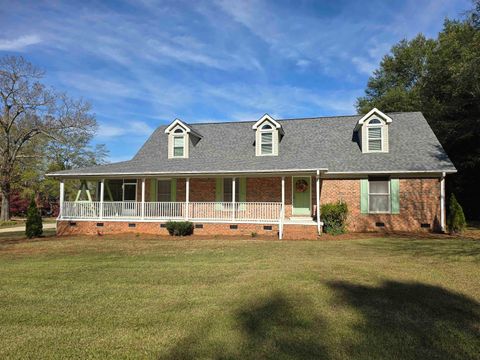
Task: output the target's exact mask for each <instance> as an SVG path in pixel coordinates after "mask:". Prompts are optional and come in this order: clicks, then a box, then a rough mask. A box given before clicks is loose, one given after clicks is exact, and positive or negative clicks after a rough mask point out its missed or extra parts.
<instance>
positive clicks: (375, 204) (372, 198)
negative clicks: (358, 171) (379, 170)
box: [368, 179, 391, 214]
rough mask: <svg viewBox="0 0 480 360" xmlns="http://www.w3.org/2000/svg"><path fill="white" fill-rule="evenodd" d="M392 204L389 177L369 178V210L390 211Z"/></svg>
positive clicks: (375, 212)
mask: <svg viewBox="0 0 480 360" xmlns="http://www.w3.org/2000/svg"><path fill="white" fill-rule="evenodd" d="M390 204H391V202H390V181H389V180H388V179H369V180H368V212H369V213H374V214H379V213H380V214H381V213H389V212H390Z"/></svg>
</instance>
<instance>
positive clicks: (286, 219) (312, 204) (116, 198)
mask: <svg viewBox="0 0 480 360" xmlns="http://www.w3.org/2000/svg"><path fill="white" fill-rule="evenodd" d="M60 180H61V182H60V214H59V218H58V220H66V221H98V222H109V221H123V222H159V223H164V222H166V221H171V220H173V221H183V220H185V221H192V222H194V223H227V224H265V225H266V224H273V225H276V228H277V229H278V236H279V237H280V238H282V234H283V229H284V225H285V224H302V225H311V226H316V227H317V232H318V233H320V230H321V223H320V221H319V216H318V212H317V209H319V206H320V196H319V195H320V186H321V180H320V174H316V173H314V174H289V175H288V176H286V175H277V176H272V175H269V176H258V175H255V174H251V175H242V176H234V175H224V174H222V175H221V176H215V177H213V176H197V177H180V176H171V177H166V176H161V177H159V176H155V177H153V176H151V177H141V178H134V177H128V178H119V177H109V178H101V179H99V178H83V179H77V182H78V181H79V183H78V184H79V185H77V189H76V191H74V190H72V189H71V187H70V191H69V192H68V191H67V193H68V194H66V191H65V179H60ZM233 226H234V225H233Z"/></svg>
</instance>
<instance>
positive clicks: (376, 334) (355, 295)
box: [329, 281, 480, 359]
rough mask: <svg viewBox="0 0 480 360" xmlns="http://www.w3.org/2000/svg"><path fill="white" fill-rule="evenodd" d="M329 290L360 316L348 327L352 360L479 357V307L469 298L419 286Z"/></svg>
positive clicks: (398, 284)
mask: <svg viewBox="0 0 480 360" xmlns="http://www.w3.org/2000/svg"><path fill="white" fill-rule="evenodd" d="M329 286H330V287H331V288H332V289H334V290H335V292H336V293H337V295H338V299H337V301H338V300H339V302H340V303H341V304H344V305H346V306H348V307H353V308H354V309H356V310H357V311H358V312H359V313H360V314H361V315H362V317H363V320H362V321H360V323H358V324H356V325H353V326H354V330H355V331H356V333H357V334H358V335H359V341H358V342H357V343H355V342H353V343H351V344H350V345H347V346H348V352H349V353H350V354H351V356H352V358H365V359H393V358H397V359H478V358H480V304H479V303H478V302H476V301H475V300H473V299H470V298H468V297H466V296H464V295H461V294H457V293H453V292H451V291H449V290H446V289H444V288H441V287H437V286H432V285H427V284H421V283H404V282H395V281H387V282H385V283H383V284H382V285H381V286H378V287H376V286H366V285H358V284H352V283H349V282H331V283H329ZM337 303H338V302H337Z"/></svg>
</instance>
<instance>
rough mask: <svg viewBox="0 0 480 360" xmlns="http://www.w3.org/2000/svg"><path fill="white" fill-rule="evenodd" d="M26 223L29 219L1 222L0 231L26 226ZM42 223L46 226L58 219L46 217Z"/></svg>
mask: <svg viewBox="0 0 480 360" xmlns="http://www.w3.org/2000/svg"><path fill="white" fill-rule="evenodd" d="M26 221H27V219H24V218H15V219H12V220H8V221H0V229H6V228H13V227H18V226H24V225H25V222H26ZM42 222H43V223H44V224H52V223H55V222H56V218H54V217H44V218H43V219H42Z"/></svg>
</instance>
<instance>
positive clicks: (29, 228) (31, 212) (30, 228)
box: [25, 198, 43, 239]
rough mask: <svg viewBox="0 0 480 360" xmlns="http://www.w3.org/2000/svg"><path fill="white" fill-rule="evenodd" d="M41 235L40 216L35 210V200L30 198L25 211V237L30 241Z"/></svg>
mask: <svg viewBox="0 0 480 360" xmlns="http://www.w3.org/2000/svg"><path fill="white" fill-rule="evenodd" d="M42 233H43V226H42V216H41V215H40V211H39V210H38V208H37V204H36V203H35V199H33V198H32V201H30V205H29V206H28V210H27V223H26V225H25V235H26V236H27V237H28V238H29V239H31V238H33V237H38V236H40V235H42Z"/></svg>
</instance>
